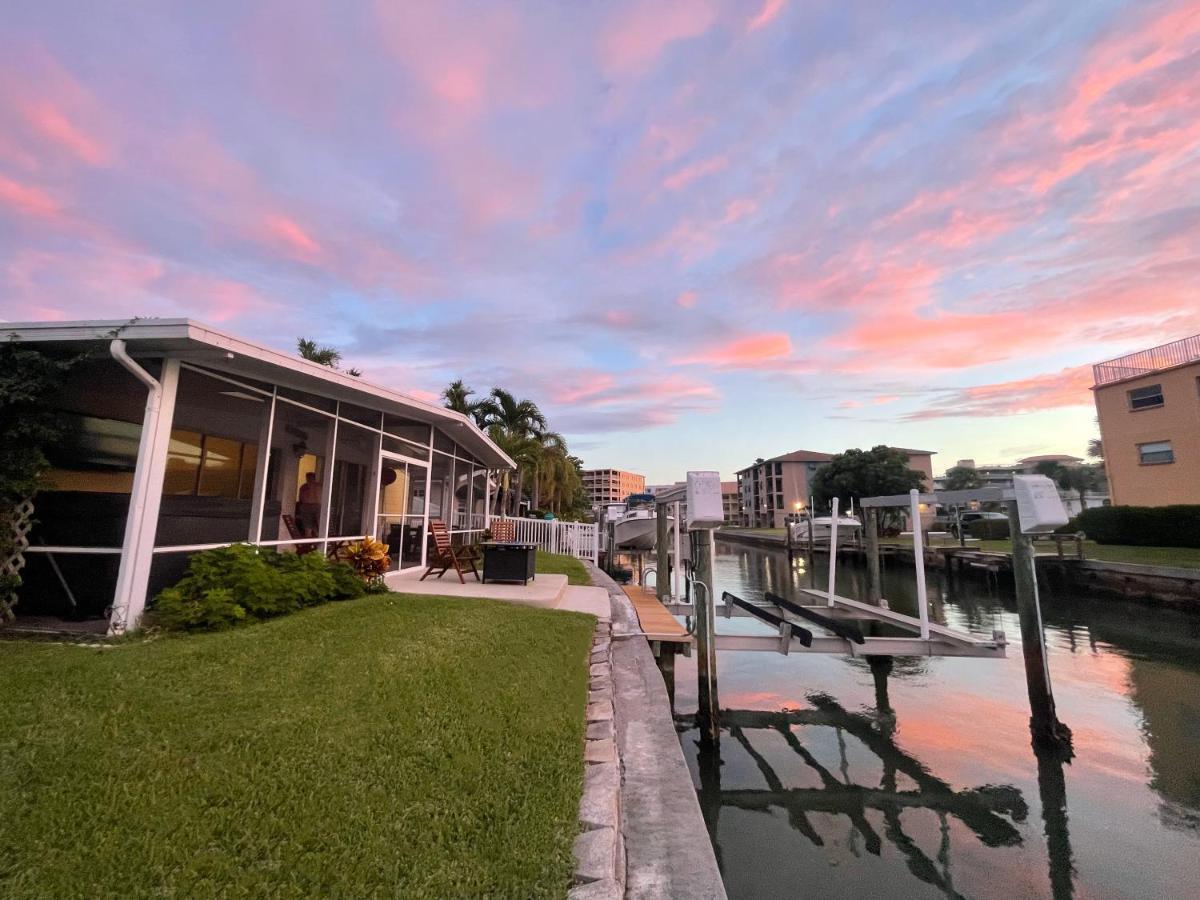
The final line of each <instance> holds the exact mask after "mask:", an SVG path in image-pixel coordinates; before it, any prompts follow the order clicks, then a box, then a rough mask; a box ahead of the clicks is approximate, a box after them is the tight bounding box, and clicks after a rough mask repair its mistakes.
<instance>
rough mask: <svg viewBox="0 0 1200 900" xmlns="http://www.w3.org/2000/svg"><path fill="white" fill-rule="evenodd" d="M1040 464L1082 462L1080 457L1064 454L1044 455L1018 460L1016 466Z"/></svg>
mask: <svg viewBox="0 0 1200 900" xmlns="http://www.w3.org/2000/svg"><path fill="white" fill-rule="evenodd" d="M1040 462H1083V457H1082V456H1069V455H1067V454H1066V453H1046V454H1043V455H1042V456H1026V457H1025V458H1024V459H1018V460H1017V465H1025V466H1027V465H1029V464H1030V463H1040Z"/></svg>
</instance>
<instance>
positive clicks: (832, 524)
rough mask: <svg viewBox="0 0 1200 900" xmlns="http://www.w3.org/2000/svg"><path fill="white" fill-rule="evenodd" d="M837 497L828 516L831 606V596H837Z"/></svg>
mask: <svg viewBox="0 0 1200 900" xmlns="http://www.w3.org/2000/svg"><path fill="white" fill-rule="evenodd" d="M838 502H839V500H838V498H837V497H834V498H833V507H832V511H831V512H830V516H829V606H833V598H834V597H835V596H837V593H836V591H835V588H836V587H837V533H838Z"/></svg>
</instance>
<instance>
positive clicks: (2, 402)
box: [0, 340, 79, 620]
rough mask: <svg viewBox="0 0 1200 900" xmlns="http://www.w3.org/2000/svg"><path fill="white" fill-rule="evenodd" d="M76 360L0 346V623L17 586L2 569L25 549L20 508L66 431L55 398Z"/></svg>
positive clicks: (40, 482) (12, 345)
mask: <svg viewBox="0 0 1200 900" xmlns="http://www.w3.org/2000/svg"><path fill="white" fill-rule="evenodd" d="M78 360H79V358H78V357H75V358H72V359H55V358H52V357H50V356H47V355H46V354H44V353H42V352H41V351H39V350H34V349H32V348H28V347H24V346H22V345H21V344H20V343H19V342H18V341H16V340H9V341H8V342H7V343H5V344H3V345H0V620H3V619H5V618H8V617H9V616H11V615H12V613H11V609H12V607H13V606H14V605H16V591H17V588H18V587H20V585H21V578H20V576H19V575H15V574H12V575H6V574H4V568H5V567H7V566H8V565H9V564H10V563H14V562H16V561H17V560H18V559H20V556H21V551H22V550H23V549H24V541H23V540H21V537H20V534H19V532H18V526H19V525H22V524H23V520H25V519H26V513H25V511H23V509H22V507H23V506H24V505H25V503H26V501H31V500H33V498H34V496H35V495H36V494H37V492H38V490H39V488H42V487H44V486H45V485H44V478H45V474H46V471H47V469H49V468H50V462H49V460H48V459H47V458H46V452H45V451H46V449H47V448H48V447H53V446H54V445H55V444H56V443H57V442H58V441H59V440H61V439H62V437H63V434H64V431H65V429H64V425H63V421H62V417H61V416H60V415H59V414H58V413H57V412H56V411H55V408H54V403H53V402H52V401H53V398H54V394H55V392H56V391H57V390H58V388H59V385H60V384H61V383H62V380H63V378H64V377H65V376H66V375H67V373H68V372H69V371H70V370H71V368H72V366H74V365H75V364H76V363H77V362H78Z"/></svg>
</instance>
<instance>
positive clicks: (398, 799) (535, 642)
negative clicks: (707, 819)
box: [0, 554, 594, 898]
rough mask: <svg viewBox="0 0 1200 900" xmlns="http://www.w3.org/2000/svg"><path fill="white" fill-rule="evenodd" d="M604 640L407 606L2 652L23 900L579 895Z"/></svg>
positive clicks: (540, 624)
mask: <svg viewBox="0 0 1200 900" xmlns="http://www.w3.org/2000/svg"><path fill="white" fill-rule="evenodd" d="M540 556H541V554H539V557H540ZM593 625H594V623H593V620H592V618H591V617H589V616H584V615H578V614H573V613H563V612H553V611H548V610H541V609H533V608H528V607H522V606H515V605H508V604H503V603H498V602H490V601H484V600H464V599H452V598H444V597H416V596H406V595H401V594H385V595H380V596H376V597H367V598H363V599H360V600H355V601H351V602H348V603H335V604H329V605H327V606H322V607H317V608H314V609H310V610H306V611H304V612H301V613H297V614H295V615H291V616H287V617H285V618H281V619H275V620H272V621H269V622H265V623H262V624H258V625H252V626H246V627H242V628H238V629H235V630H232V631H225V632H220V633H213V634H200V635H192V636H178V637H177V636H168V637H161V638H159V639H157V640H145V641H136V640H134V641H127V642H124V643H121V644H118V645H116V646H111V647H107V648H104V649H93V648H85V647H81V646H72V645H65V644H48V643H47V644H37V643H15V642H13V643H3V644H0V684H2V685H3V688H2V689H0V772H3V773H4V777H3V778H0V846H2V847H3V852H0V895H2V896H4V897H6V898H7V897H68V896H93V897H100V896H112V897H117V896H120V897H146V896H163V895H165V896H186V897H215V896H254V897H294V896H341V897H367V896H381V895H387V896H400V895H402V896H406V897H451V896H453V897H463V896H505V897H510V896H511V897H517V896H520V897H543V896H558V897H561V896H563V894H565V892H566V889H567V886H568V885H569V882H570V875H571V870H572V857H571V845H572V841H573V839H574V837H575V835H576V833H577V815H578V803H579V796H580V791H581V786H582V777H583V771H582V770H583V765H582V753H583V741H584V728H585V724H584V709H585V706H586V702H587V671H588V670H587V652H588V647H589V644H590V639H591V633H592V629H593Z"/></svg>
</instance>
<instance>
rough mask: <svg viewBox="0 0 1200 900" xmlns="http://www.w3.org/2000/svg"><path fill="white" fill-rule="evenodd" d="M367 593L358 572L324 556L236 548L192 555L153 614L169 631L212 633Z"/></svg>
mask: <svg viewBox="0 0 1200 900" xmlns="http://www.w3.org/2000/svg"><path fill="white" fill-rule="evenodd" d="M363 592H364V585H363V582H362V579H361V578H359V577H358V576H357V575H356V574H355V573H354V570H353V569H351V568H350V567H349V566H347V565H345V564H343V563H331V562H329V561H328V560H326V559H325V557H323V556H322V555H321V554H319V553H307V554H305V555H303V556H300V555H298V554H293V553H276V552H274V551H269V550H266V551H260V550H258V549H257V548H255V547H252V546H251V545H249V544H235V545H233V546H232V547H220V548H218V549H216V550H205V551H203V552H201V553H196V554H193V555H192V557H191V559H190V560H189V561H188V568H187V572H186V573H185V574H184V576H183V578H181V579H180V580H179V582H178V583H177V584H175V586H174V587H170V588H167V589H166V590H164V591H163V592H162V593H160V594H159V595H158V597H156V598H155V603H154V609H155V612H156V616H157V619H158V621H159V623H160V624H162V625H163V626H164V627H167V628H178V629H184V630H207V629H215V628H225V627H228V626H230V625H236V624H238V623H239V622H242V621H244V620H246V619H268V618H271V617H273V616H281V615H284V614H286V613H289V612H294V611H296V610H297V609H301V608H303V607H306V606H315V605H317V604H319V603H325V602H327V601H329V600H347V599H350V598H352V597H359V596H361V595H362V594H363Z"/></svg>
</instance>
